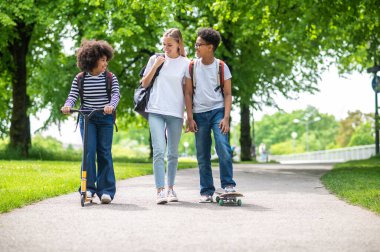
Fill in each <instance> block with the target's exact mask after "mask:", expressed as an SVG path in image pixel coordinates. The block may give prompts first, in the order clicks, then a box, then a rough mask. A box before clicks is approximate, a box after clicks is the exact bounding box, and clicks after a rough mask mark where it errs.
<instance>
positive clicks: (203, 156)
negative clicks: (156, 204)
mask: <svg viewBox="0 0 380 252" xmlns="http://www.w3.org/2000/svg"><path fill="white" fill-rule="evenodd" d="M220 40H221V37H220V34H219V32H217V31H215V30H213V29H211V28H203V29H200V30H199V31H198V34H197V40H196V43H195V49H196V54H197V57H198V59H196V60H194V61H192V62H191V63H190V65H189V68H188V69H187V71H186V84H185V103H186V112H187V120H186V132H189V131H190V132H194V133H195V143H196V151H197V160H198V167H199V175H200V194H201V199H200V201H199V202H200V203H210V202H213V194H214V192H215V187H214V181H213V177H212V170H211V143H212V140H211V130H212V131H213V133H214V140H215V147H216V152H217V155H218V157H219V170H220V180H221V186H222V188H223V189H224V190H225V192H235V186H236V183H235V181H234V180H233V171H232V151H231V146H230V144H229V135H228V132H229V130H230V125H229V120H230V112H231V104H232V95H231V78H232V76H231V72H230V70H229V68H228V66H227V65H226V64H225V63H224V62H223V61H221V60H218V59H216V58H215V56H214V53H215V51H216V49H217V48H218V46H219V43H220Z"/></svg>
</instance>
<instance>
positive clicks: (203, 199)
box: [199, 195, 214, 203]
mask: <svg viewBox="0 0 380 252" xmlns="http://www.w3.org/2000/svg"><path fill="white" fill-rule="evenodd" d="M212 202H214V199H213V198H212V196H211V195H201V198H200V199H199V203H212Z"/></svg>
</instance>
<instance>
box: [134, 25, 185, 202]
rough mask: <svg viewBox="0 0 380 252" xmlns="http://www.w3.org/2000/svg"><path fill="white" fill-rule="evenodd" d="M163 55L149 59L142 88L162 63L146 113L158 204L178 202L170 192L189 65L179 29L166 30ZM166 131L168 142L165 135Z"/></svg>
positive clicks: (172, 185)
mask: <svg viewBox="0 0 380 252" xmlns="http://www.w3.org/2000/svg"><path fill="white" fill-rule="evenodd" d="M162 46H163V49H164V52H165V56H156V55H154V56H152V57H151V58H150V59H149V62H148V64H147V67H146V69H145V72H144V76H143V78H142V80H141V83H142V86H143V87H148V86H149V85H151V80H152V79H153V76H154V74H155V73H156V70H157V68H158V67H159V66H160V65H162V64H163V66H162V68H161V70H160V72H159V75H158V76H157V78H156V79H155V81H154V83H153V87H152V89H151V91H150V97H149V103H148V105H147V108H146V110H145V111H146V112H148V113H149V118H148V121H149V127H150V132H151V136H152V145H153V171H154V178H155V184H156V188H157V200H156V202H157V204H165V203H167V202H175V201H178V198H177V195H176V193H175V191H174V190H173V187H174V181H175V176H176V172H177V166H178V144H179V140H180V138H181V133H182V125H183V114H184V107H185V104H184V103H185V102H184V93H183V90H184V77H185V73H186V69H187V67H188V65H189V59H187V58H186V52H185V49H184V43H183V39H182V34H181V32H180V30H179V29H176V28H172V29H169V30H167V31H166V32H165V33H164V35H163V38H162ZM165 131H166V132H167V139H166V135H165ZM166 143H167V149H168V151H167V153H168V154H167V155H168V158H167V159H168V167H167V187H168V190H167V191H165V161H164V154H165V147H166Z"/></svg>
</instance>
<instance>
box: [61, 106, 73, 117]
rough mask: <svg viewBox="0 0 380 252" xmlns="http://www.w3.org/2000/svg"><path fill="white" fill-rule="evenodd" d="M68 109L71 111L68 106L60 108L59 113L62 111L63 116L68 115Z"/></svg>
mask: <svg viewBox="0 0 380 252" xmlns="http://www.w3.org/2000/svg"><path fill="white" fill-rule="evenodd" d="M70 109H71V107H69V106H63V107H62V108H61V111H62V113H64V114H65V115H68V114H70Z"/></svg>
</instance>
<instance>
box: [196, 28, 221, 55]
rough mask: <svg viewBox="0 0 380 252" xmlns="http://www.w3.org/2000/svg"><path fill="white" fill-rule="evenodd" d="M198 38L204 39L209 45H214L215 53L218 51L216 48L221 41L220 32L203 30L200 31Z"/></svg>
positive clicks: (210, 29) (209, 29)
mask: <svg viewBox="0 0 380 252" xmlns="http://www.w3.org/2000/svg"><path fill="white" fill-rule="evenodd" d="M197 36H198V37H200V38H201V39H203V40H204V41H205V42H206V43H207V44H212V45H213V50H214V52H215V51H216V48H218V46H219V44H220V41H221V37H220V34H219V32H218V31H215V30H214V29H212V28H201V29H200V30H198V34H197Z"/></svg>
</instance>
